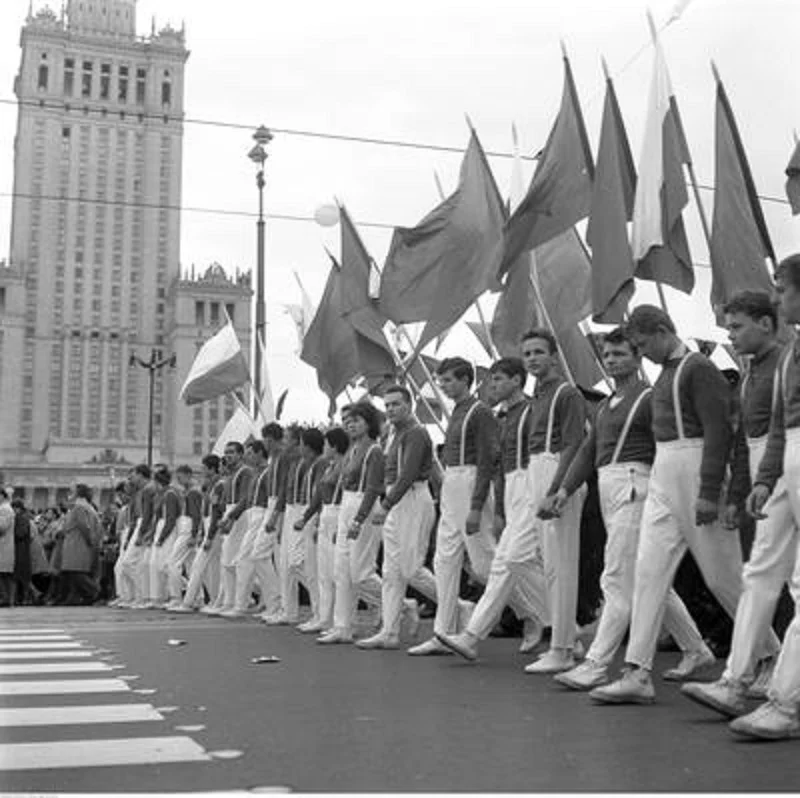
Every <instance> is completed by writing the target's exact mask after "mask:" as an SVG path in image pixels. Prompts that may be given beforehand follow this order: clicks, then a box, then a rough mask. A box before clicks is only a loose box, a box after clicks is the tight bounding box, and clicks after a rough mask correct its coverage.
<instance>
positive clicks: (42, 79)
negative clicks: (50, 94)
mask: <svg viewBox="0 0 800 798" xmlns="http://www.w3.org/2000/svg"><path fill="white" fill-rule="evenodd" d="M49 82H50V67H49V66H48V65H47V54H46V53H42V63H41V64H39V81H38V88H39V91H47V86H48V84H49Z"/></svg>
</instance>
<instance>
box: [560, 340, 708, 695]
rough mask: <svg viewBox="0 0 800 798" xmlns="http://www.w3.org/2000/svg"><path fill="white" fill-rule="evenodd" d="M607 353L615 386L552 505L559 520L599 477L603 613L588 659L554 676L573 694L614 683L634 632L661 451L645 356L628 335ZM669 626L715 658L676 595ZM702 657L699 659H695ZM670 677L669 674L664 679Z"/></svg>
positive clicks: (686, 644)
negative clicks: (651, 487)
mask: <svg viewBox="0 0 800 798" xmlns="http://www.w3.org/2000/svg"><path fill="white" fill-rule="evenodd" d="M602 351H603V366H604V368H605V371H606V374H608V376H609V377H610V378H611V379H612V380H614V393H613V394H612V395H611V396H610V397H609V398H608V399H606V400H605V401H603V402H602V403H601V405H600V407H599V408H598V411H597V415H596V417H595V421H594V423H593V424H592V427H591V431H590V433H589V436H588V437H587V438H586V440H585V441H584V442H583V444H582V445H581V448H580V450H579V451H578V454H577V455H576V456H575V459H574V460H573V461H572V463H571V464H570V467H569V470H568V471H567V474H566V476H565V477H564V480H563V482H562V485H561V487H560V488H559V490H558V492H557V493H556V494H555V495H554V496H552V497H551V504H552V511H553V514H554V515H555V516H558V515H560V513H561V511H562V508H563V507H564V505H565V504H566V503H567V501H569V497H570V496H572V495H573V494H574V493H575V491H576V490H577V489H578V488H579V487H580V486H581V485H583V484H584V483H585V482H586V481H587V480H588V479H589V478H590V476H591V474H592V472H593V471H594V470H595V469H596V470H597V475H598V489H599V494H600V509H601V512H602V514H603V522H604V524H605V528H606V545H605V552H604V568H603V574H602V576H601V577H600V585H601V588H602V591H603V610H602V613H601V615H600V619H599V622H598V625H597V632H596V634H595V637H594V640H593V641H592V645H591V647H590V648H589V651H588V653H587V654H586V659H585V660H584V661H583V662H581V663H580V664H579V665H577V666H576V667H574V668H573V669H572V670H569V671H566V672H564V673H558V674H556V676H555V680H556V681H557V682H558V683H559V684H562V685H564V686H565V687H569V688H570V689H573V690H590V689H592V688H593V687H597V686H598V685H601V684H605V683H606V682H607V681H608V666H609V665H610V663H611V660H612V659H613V658H614V655H615V654H616V653H617V649H618V648H619V646H620V644H621V643H622V639H623V637H624V635H625V632H626V631H627V629H628V625H629V624H630V619H631V607H632V602H633V578H634V570H635V567H636V551H637V548H638V545H639V527H640V524H641V519H642V511H643V509H644V502H645V497H646V496H647V489H648V483H649V480H650V469H651V466H652V464H653V458H654V457H655V451H656V444H655V440H654V438H653V431H652V416H653V412H652V405H651V394H652V390H651V389H650V387H649V385H648V384H647V383H646V382H645V381H644V380H643V379H642V378H641V377H640V369H641V358H640V357H639V353H638V352H637V350H636V348H635V347H634V346H633V344H632V343H631V341H630V339H629V338H628V336H627V335H626V334H625V332H624V330H622V329H616V330H612V331H611V332H610V333H608V334H607V335H606V336H605V339H604V341H603V350H602ZM664 626H665V628H666V629H667V631H668V632H669V633H670V634H671V635H672V637H673V639H674V640H675V642H676V643H677V644H678V646H679V647H680V648H681V650H682V651H683V652H684V656H692V659H693V661H698V662H702V661H703V660H705V659H708V658H709V657H710V656H711V653H710V652H709V651H708V649H707V647H706V645H705V643H704V642H703V638H702V636H701V634H700V632H699V630H698V629H697V626H696V625H695V623H694V621H693V620H692V617H691V616H690V615H689V612H688V610H687V609H686V607H685V606H684V604H683V602H682V601H681V599H680V598H679V596H678V594H677V593H676V592H675V590H674V589H670V591H669V593H668V594H667V603H666V608H665V612H664ZM698 652H699V653H700V656H694V655H695V654H697V653H698ZM672 675H673V674H672V671H667V672H666V673H665V674H664V678H665V679H669V678H671V676H672Z"/></svg>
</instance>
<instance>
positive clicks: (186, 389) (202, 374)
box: [180, 321, 250, 405]
mask: <svg viewBox="0 0 800 798" xmlns="http://www.w3.org/2000/svg"><path fill="white" fill-rule="evenodd" d="M248 382H250V369H249V368H248V366H247V360H245V356H244V352H242V346H241V344H240V343H239V339H238V338H237V337H236V331H235V330H234V329H233V324H231V323H230V321H228V323H227V324H226V325H225V326H224V327H223V328H222V329H221V330H220V331H219V332H218V333H216V334H215V335H214V336H213V337H212V338H209V340H208V341H206V342H205V343H204V344H203V346H202V347H201V349H200V351H199V352H198V353H197V356H196V357H195V359H194V363H192V367H191V368H190V369H189V374H188V376H187V377H186V381H185V382H184V384H183V388H181V393H180V398H181V399H183V401H184V402H186V404H187V405H194V404H198V403H199V402H206V401H208V400H209V399H215V398H216V397H217V396H222V395H223V394H226V393H229V392H230V391H232V390H234V389H235V388H238V387H239V386H241V385H245V384H246V383H248Z"/></svg>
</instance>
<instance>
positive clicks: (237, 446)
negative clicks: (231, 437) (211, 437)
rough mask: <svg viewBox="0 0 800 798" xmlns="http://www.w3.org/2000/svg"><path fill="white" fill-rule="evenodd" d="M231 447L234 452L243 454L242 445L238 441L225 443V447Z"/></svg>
mask: <svg viewBox="0 0 800 798" xmlns="http://www.w3.org/2000/svg"><path fill="white" fill-rule="evenodd" d="M229 446H230V447H231V449H233V451H234V452H236V454H244V446H242V444H241V443H240V442H239V441H228V442H227V443H226V444H225V448H226V449H227V448H228V447H229Z"/></svg>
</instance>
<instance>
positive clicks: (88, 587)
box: [61, 484, 103, 604]
mask: <svg viewBox="0 0 800 798" xmlns="http://www.w3.org/2000/svg"><path fill="white" fill-rule="evenodd" d="M71 498H72V500H73V502H74V503H73V506H72V509H71V510H70V511H69V513H68V515H67V518H66V521H65V522H64V547H63V551H62V555H61V573H62V576H63V578H64V590H65V592H66V596H65V598H64V603H65V604H91V603H92V602H93V601H94V600H95V599H96V598H97V593H98V588H97V583H96V582H95V580H94V579H93V578H92V576H91V574H92V569H93V567H94V564H95V558H96V552H97V549H98V547H99V545H100V541H101V539H102V536H103V531H102V525H101V523H100V517H99V516H98V514H97V511H96V510H95V509H94V507H93V506H92V504H91V501H92V490H91V488H90V487H89V486H88V485H83V484H78V485H76V486H75V490H74V492H73V494H72V497H71Z"/></svg>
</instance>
